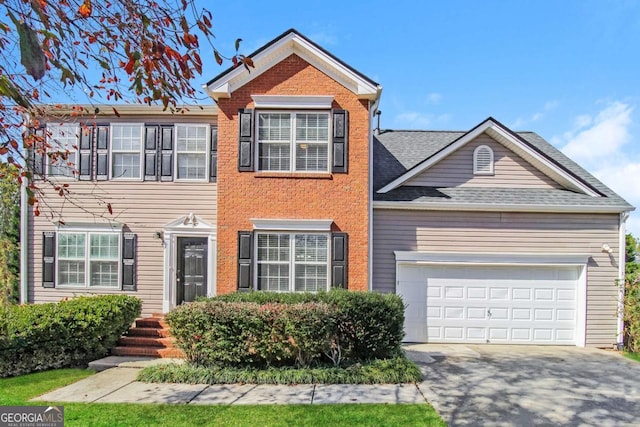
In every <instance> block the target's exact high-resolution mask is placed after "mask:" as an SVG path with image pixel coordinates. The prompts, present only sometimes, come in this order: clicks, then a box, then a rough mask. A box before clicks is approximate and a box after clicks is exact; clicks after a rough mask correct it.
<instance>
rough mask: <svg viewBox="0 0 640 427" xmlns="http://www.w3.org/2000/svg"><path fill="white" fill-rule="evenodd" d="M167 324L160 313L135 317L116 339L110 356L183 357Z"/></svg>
mask: <svg viewBox="0 0 640 427" xmlns="http://www.w3.org/2000/svg"><path fill="white" fill-rule="evenodd" d="M174 342H175V338H173V337H172V336H170V334H169V326H168V325H167V323H166V322H165V320H164V316H163V315H162V314H153V315H152V316H151V317H141V318H139V319H136V322H135V326H133V327H131V328H129V331H127V333H126V334H125V335H123V336H122V337H120V340H119V341H118V346H117V347H115V348H114V349H113V350H111V355H112V356H127V357H162V358H169V357H170V358H184V357H185V355H184V353H183V351H182V350H180V349H179V348H176V347H175V345H174Z"/></svg>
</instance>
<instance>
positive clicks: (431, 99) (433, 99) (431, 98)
mask: <svg viewBox="0 0 640 427" xmlns="http://www.w3.org/2000/svg"><path fill="white" fill-rule="evenodd" d="M440 101H442V95H441V94H439V93H436V92H432V93H430V94H429V95H427V103H429V104H438V103H439V102H440Z"/></svg>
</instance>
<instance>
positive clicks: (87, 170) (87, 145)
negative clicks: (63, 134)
mask: <svg viewBox="0 0 640 427" xmlns="http://www.w3.org/2000/svg"><path fill="white" fill-rule="evenodd" d="M92 154H93V127H91V126H80V143H79V144H78V165H77V167H78V172H79V179H80V180H82V181H90V180H91V178H92V173H91V172H92V169H93V168H92V166H93V156H92Z"/></svg>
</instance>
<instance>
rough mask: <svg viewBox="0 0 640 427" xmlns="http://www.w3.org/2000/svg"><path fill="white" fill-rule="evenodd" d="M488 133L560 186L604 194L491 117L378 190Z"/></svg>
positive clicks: (386, 189)
mask: <svg viewBox="0 0 640 427" xmlns="http://www.w3.org/2000/svg"><path fill="white" fill-rule="evenodd" d="M483 133H486V134H487V135H489V136H491V137H492V138H493V139H495V140H496V141H498V142H499V143H501V144H502V145H504V146H505V147H507V148H508V149H509V150H511V151H513V152H514V153H516V154H518V155H519V156H520V157H522V158H523V159H525V160H526V161H528V162H529V163H531V164H532V165H533V166H534V167H535V168H536V169H538V170H540V171H541V172H542V173H544V174H546V175H547V176H549V177H550V178H552V179H553V180H555V181H556V182H557V183H559V184H560V185H562V186H564V187H565V188H567V189H569V190H573V191H577V192H579V193H582V194H587V195H589V196H592V197H599V196H600V195H599V194H598V193H596V192H595V191H593V190H592V189H591V188H589V187H588V186H587V185H585V184H583V183H582V182H580V181H579V180H578V179H576V178H574V177H573V176H571V175H570V174H569V173H567V172H566V171H564V170H562V169H561V168H560V167H558V165H556V164H554V163H553V162H552V161H551V160H549V159H546V158H545V157H543V156H542V155H540V153H538V152H536V151H535V150H533V149H532V148H531V147H528V146H527V145H525V144H523V143H522V141H520V140H518V139H517V138H514V137H513V135H511V134H510V133H509V131H507V130H506V129H504V128H503V127H502V126H500V125H499V124H498V123H496V122H494V121H493V120H491V119H489V120H486V121H485V122H484V123H481V124H480V125H479V126H476V127H475V128H474V129H472V130H471V131H469V132H468V133H466V134H465V135H463V136H462V137H460V138H459V139H458V140H457V141H455V142H454V143H452V144H450V145H449V146H447V147H445V148H444V149H442V150H440V151H439V152H437V153H436V154H435V155H433V156H432V157H430V158H428V159H426V160H424V161H423V162H422V163H419V164H418V165H417V166H415V167H414V168H413V169H411V170H409V171H407V172H406V173H405V174H403V175H401V176H399V177H398V178H396V179H394V180H393V181H391V182H390V183H389V184H387V185H385V186H384V187H383V188H381V189H380V190H378V191H377V192H378V193H388V192H389V191H391V190H394V189H396V188H398V187H400V186H401V185H403V184H404V183H406V182H407V181H409V180H410V179H411V178H413V177H415V176H417V175H419V174H421V173H422V172H424V171H425V170H427V169H429V168H430V167H431V166H433V165H435V164H436V163H438V162H439V161H440V160H442V159H443V158H445V157H447V156H448V155H449V154H451V153H453V152H454V151H456V150H458V149H459V148H461V147H462V146H464V145H466V144H467V143H468V142H470V141H473V140H474V139H475V138H477V137H478V136H480V135H481V134H483Z"/></svg>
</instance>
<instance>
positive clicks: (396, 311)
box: [211, 289, 404, 361]
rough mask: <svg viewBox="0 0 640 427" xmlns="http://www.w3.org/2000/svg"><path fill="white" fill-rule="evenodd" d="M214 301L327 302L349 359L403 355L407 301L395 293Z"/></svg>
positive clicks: (254, 295) (267, 295)
mask: <svg viewBox="0 0 640 427" xmlns="http://www.w3.org/2000/svg"><path fill="white" fill-rule="evenodd" d="M211 300H214V301H234V302H255V303H258V304H265V303H269V302H280V303H283V304H298V303H303V302H324V303H326V304H329V305H331V306H334V307H336V308H337V310H338V313H337V314H336V316H337V317H336V326H337V331H336V335H337V337H338V339H339V341H340V342H339V344H340V346H341V348H342V352H343V357H345V358H346V359H348V360H356V361H357V360H369V359H387V358H391V357H395V356H398V355H399V354H401V345H402V339H403V338H404V304H403V303H402V299H401V298H400V297H399V296H397V295H395V294H381V293H377V292H353V291H347V290H340V289H336V290H331V291H330V292H318V293H278V292H248V293H233V294H228V295H221V296H218V297H215V298H211Z"/></svg>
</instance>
